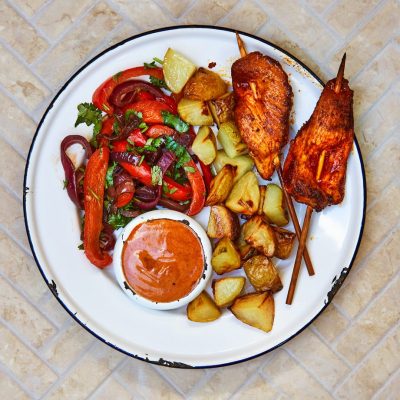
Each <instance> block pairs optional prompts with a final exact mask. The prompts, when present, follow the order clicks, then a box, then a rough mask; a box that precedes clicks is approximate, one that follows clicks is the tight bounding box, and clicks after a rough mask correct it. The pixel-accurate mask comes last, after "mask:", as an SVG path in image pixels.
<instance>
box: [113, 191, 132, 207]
mask: <svg viewBox="0 0 400 400" xmlns="http://www.w3.org/2000/svg"><path fill="white" fill-rule="evenodd" d="M133 195H134V192H126V193H121V194H120V195H119V196H118V197H117V200H116V201H115V206H116V207H117V208H121V207H124V206H126V205H127V204H128V203H129V202H130V201H131V200H132V199H133Z"/></svg>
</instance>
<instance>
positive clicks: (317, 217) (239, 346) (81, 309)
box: [24, 26, 365, 368]
mask: <svg viewBox="0 0 400 400" xmlns="http://www.w3.org/2000/svg"><path fill="white" fill-rule="evenodd" d="M241 35H242V38H243V40H244V42H245V44H246V46H247V49H248V51H249V52H250V51H255V50H258V51H260V52H262V53H264V54H267V55H269V56H271V57H273V58H275V59H277V60H279V61H280V62H281V64H282V65H283V68H284V69H285V70H286V71H287V73H288V74H289V78H290V83H291V85H292V88H293V93H294V114H293V124H292V126H291V136H292V137H293V136H294V134H295V132H297V130H298V129H299V128H300V127H301V125H302V124H303V123H304V122H305V121H306V120H307V119H308V118H309V116H310V115H311V113H312V111H313V108H314V106H315V104H316V102H317V100H318V98H319V95H320V93H321V90H322V84H321V82H320V80H319V79H318V78H317V77H316V76H315V75H314V74H313V73H312V72H311V71H310V70H308V69H307V68H306V67H305V66H304V65H303V64H301V63H300V62H299V61H298V60H296V59H295V58H293V57H292V56H291V55H290V54H288V53H287V52H285V51H283V50H281V49H279V48H277V47H275V46H274V45H272V44H271V43H268V42H266V41H263V40H261V39H259V38H256V37H254V36H251V35H247V34H245V33H242V34H241ZM168 47H172V48H174V49H175V50H178V51H179V52H181V53H182V54H184V55H185V56H186V57H188V58H189V59H191V60H192V61H193V62H194V63H195V64H196V65H198V66H204V67H207V66H208V64H209V63H210V62H215V63H216V66H215V68H214V69H213V70H214V71H216V72H218V73H220V74H222V76H223V77H224V78H226V79H229V78H230V67H231V65H232V62H233V61H234V60H236V59H237V58H238V57H239V52H238V48H237V44H236V39H235V35H234V32H233V31H230V30H228V29H221V28H213V27H199V26H184V27H175V28H167V29H161V30H157V31H153V32H149V33H145V34H142V35H138V36H135V37H133V38H131V39H128V40H126V41H124V42H122V43H120V44H118V45H116V46H113V47H111V48H110V49H108V50H106V51H104V52H103V53H101V54H100V55H99V56H97V57H95V58H94V59H92V60H91V61H90V62H89V63H87V64H86V65H85V66H84V67H82V68H81V69H80V70H79V71H78V72H77V73H76V74H75V75H74V76H73V77H72V78H71V79H69V80H68V82H67V83H66V84H65V85H64V86H63V87H62V89H61V90H60V92H59V93H58V94H57V96H56V97H55V99H54V100H53V101H52V102H51V104H50V106H49V108H48V109H47V111H46V113H45V115H44V117H43V118H42V120H41V122H40V124H39V127H38V129H37V132H36V135H35V137H34V140H33V143H32V147H31V149H30V153H29V158H28V162H27V166H26V173H25V196H24V210H25V221H26V228H27V231H28V236H29V240H30V244H31V248H32V252H33V254H34V256H35V259H36V262H37V265H38V267H39V269H40V271H41V273H42V275H43V278H44V279H45V281H46V283H47V284H48V285H49V288H50V289H51V291H52V292H53V294H54V295H55V296H56V298H57V299H58V301H59V302H60V303H61V304H62V305H63V307H64V308H65V309H66V310H67V311H68V312H69V313H70V315H71V316H72V317H73V318H75V320H76V321H78V322H79V323H80V324H81V325H82V326H83V327H85V328H86V329H87V330H88V331H90V332H91V333H92V334H93V335H95V336H96V337H97V338H99V339H100V340H102V341H103V342H105V343H107V344H109V345H110V346H112V347H114V348H115V349H117V350H120V351H122V352H124V353H126V354H128V355H130V356H133V357H136V358H139V359H143V360H146V361H149V362H153V363H157V364H161V365H167V366H173V367H181V368H191V367H213V366H221V365H227V364H230V363H236V362H240V361H244V360H247V359H249V358H252V357H255V356H257V355H260V354H263V353H265V352H268V351H270V350H272V349H274V348H275V347H277V346H279V345H281V344H282V343H284V342H285V341H287V340H289V339H290V338H292V337H293V336H295V335H296V334H297V333H299V332H300V331H301V330H303V329H304V328H305V327H306V326H308V325H309V324H310V323H311V322H312V321H313V320H314V319H315V318H316V316H318V315H319V314H320V313H321V311H322V310H323V309H324V308H325V307H326V305H327V304H328V303H329V302H330V301H331V299H332V297H333V296H334V294H335V293H336V291H337V290H338V288H339V287H340V285H341V284H342V282H343V280H344V278H345V277H346V275H347V273H348V271H349V269H350V267H351V264H352V262H353V260H354V257H355V254H356V252H357V248H358V244H359V242H360V238H361V235H362V229H363V223H364V211H365V180H364V170H363V164H362V159H361V155H360V151H359V148H358V145H357V143H355V145H354V148H353V151H352V153H351V156H350V158H349V162H348V171H347V182H346V196H345V199H344V201H343V203H342V204H341V205H339V206H334V207H329V208H327V209H326V210H324V211H323V212H321V213H314V214H313V217H312V223H311V229H310V234H309V241H308V249H309V252H310V255H311V258H312V260H313V263H314V267H315V270H316V275H315V276H313V277H309V276H308V275H307V271H306V268H305V266H304V264H303V266H302V269H301V272H300V276H299V281H298V284H297V290H296V293H295V297H294V301H293V305H292V306H287V305H286V304H285V298H286V294H287V290H288V286H289V281H290V276H291V271H292V266H293V263H294V257H295V253H296V249H294V250H293V253H292V257H291V258H290V259H289V260H286V261H280V260H277V259H275V261H276V263H277V265H278V267H279V270H280V274H281V278H282V281H283V285H284V288H283V290H281V291H280V292H279V293H277V294H276V295H275V304H276V309H275V323H274V327H273V330H272V332H270V333H264V332H262V331H260V330H257V329H255V328H252V327H250V326H248V325H245V324H243V323H241V322H240V321H239V320H237V319H236V318H235V317H234V316H233V315H232V314H231V313H230V312H229V311H228V310H224V312H223V315H222V316H221V318H220V319H218V320H217V321H215V322H212V323H203V324H201V323H194V322H191V321H189V320H188V319H187V318H186V310H185V308H183V309H182V308H181V309H177V310H172V311H157V310H150V309H147V308H143V307H141V306H139V305H137V304H136V303H134V302H132V301H131V300H130V299H129V298H128V297H127V296H126V295H125V294H124V293H123V292H122V290H121V289H120V287H119V286H118V283H117V282H116V280H115V277H114V273H113V267H112V266H110V267H108V269H106V270H100V269H97V268H96V267H94V266H92V265H91V264H90V263H89V262H88V260H87V259H86V258H85V256H84V253H83V252H82V251H81V250H79V249H78V245H79V244H80V243H81V241H80V227H79V219H78V213H77V211H76V209H75V206H74V205H73V204H72V202H71V201H70V199H69V197H68V195H67V193H66V191H65V190H63V179H64V173H63V169H62V166H61V162H60V156H59V148H60V143H61V141H62V139H63V138H64V137H65V136H66V135H69V134H72V133H81V134H85V135H86V136H87V137H89V136H90V131H91V129H90V128H88V127H86V126H85V127H83V126H82V125H81V126H79V127H78V128H74V122H75V120H76V115H77V110H76V106H77V105H78V104H79V103H82V102H84V101H88V102H90V101H91V96H92V93H93V91H94V90H95V89H96V87H97V86H98V85H99V84H100V83H102V82H103V81H104V80H105V79H106V78H108V77H109V76H111V75H114V74H115V73H117V72H118V71H120V70H123V69H126V68H130V67H133V66H138V65H142V64H143V62H149V61H151V60H152V58H153V57H155V56H156V57H159V58H163V56H164V54H165V52H166V50H167V48H168ZM273 180H274V181H276V180H277V178H276V176H274V179H273ZM296 210H297V212H298V216H299V219H300V220H301V221H302V219H303V216H304V212H305V206H303V205H299V204H297V205H296ZM196 220H197V221H198V222H199V223H200V224H201V225H202V226H203V227H206V225H207V220H208V209H204V210H203V211H202V212H201V214H200V215H198V216H197V217H196ZM288 229H291V230H293V227H292V226H291V225H289V226H288ZM237 273H239V274H241V273H242V272H237ZM208 290H209V289H208Z"/></svg>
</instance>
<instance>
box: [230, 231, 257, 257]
mask: <svg viewBox="0 0 400 400" xmlns="http://www.w3.org/2000/svg"><path fill="white" fill-rule="evenodd" d="M235 245H236V248H237V249H238V251H239V254H240V258H241V259H242V260H248V259H249V258H250V257H253V256H255V255H256V254H257V250H256V249H255V248H254V247H251V246H250V245H249V244H248V243H247V242H246V241H245V240H244V236H243V229H240V235H239V238H238V239H237V240H236V243H235Z"/></svg>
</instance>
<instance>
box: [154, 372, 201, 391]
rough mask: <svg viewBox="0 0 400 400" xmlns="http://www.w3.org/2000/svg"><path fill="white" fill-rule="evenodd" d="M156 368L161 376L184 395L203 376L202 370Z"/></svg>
mask: <svg viewBox="0 0 400 400" xmlns="http://www.w3.org/2000/svg"><path fill="white" fill-rule="evenodd" d="M156 368H157V369H161V371H162V375H164V376H167V377H168V378H169V379H170V380H171V381H172V382H173V383H174V384H175V386H177V387H178V388H179V390H180V391H181V392H182V393H184V394H185V395H187V394H188V393H189V392H190V391H191V390H192V389H193V387H194V386H195V385H196V384H198V382H200V381H201V380H202V379H204V376H205V372H204V370H202V369H178V368H163V367H156Z"/></svg>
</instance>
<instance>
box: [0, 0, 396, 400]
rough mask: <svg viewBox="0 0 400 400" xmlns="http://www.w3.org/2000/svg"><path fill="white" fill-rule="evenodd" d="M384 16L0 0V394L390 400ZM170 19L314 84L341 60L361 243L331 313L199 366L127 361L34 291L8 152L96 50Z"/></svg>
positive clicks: (392, 113) (390, 34)
mask: <svg viewBox="0 0 400 400" xmlns="http://www.w3.org/2000/svg"><path fill="white" fill-rule="evenodd" d="M72 3H74V4H73V6H71V4H72ZM399 21H400V3H399V1H398V0H381V1H378V0H358V1H345V0H298V1H292V0H280V1H274V0H182V1H175V0H140V1H130V0H81V1H79V2H68V1H62V0H3V1H0V104H1V105H2V109H3V112H2V113H1V115H0V160H1V161H0V204H1V207H0V282H1V288H0V303H1V304H0V306H1V307H0V310H1V311H0V347H1V348H0V393H1V395H0V397H1V398H5V399H7V400H8V399H17V400H19V399H21V400H24V399H28V398H29V399H41V398H44V399H57V400H59V399H64V398H65V399H68V400H70V399H89V400H99V399H100V400H102V399H107V400H108V399H113V398H115V399H121V400H124V399H138V400H144V399H153V398H155V399H173V400H175V399H209V398H215V399H218V400H220V399H231V398H232V399H234V400H238V399H243V398H244V399H247V398H248V399H263V400H264V399H266V400H267V399H305V398H306V399H308V398H312V399H335V400H337V399H346V400H347V399H349V400H350V399H351V400H354V399H357V400H359V399H361V400H363V399H366V400H367V399H368V400H369V399H372V400H397V399H398V397H399V396H398V393H399V391H400V387H399V385H400V372H399V367H400V362H399V360H400V353H399V343H400V338H399V325H398V322H399V314H398V304H399V303H400V299H399V292H400V291H399V287H398V285H399V283H398V282H399V267H400V253H399V239H400V238H399V232H400V230H399V220H400V211H399V210H400V208H399V207H398V204H400V187H399V184H400V180H399V178H398V176H397V174H396V173H397V171H398V170H399V167H400V160H399V130H400V118H399V108H400V103H399V101H400V100H399V99H400V93H399V89H400V80H399V71H400V61H399V60H400V50H399V49H400V25H399ZM177 24H210V25H222V26H229V27H232V28H235V29H239V30H244V31H248V32H249V33H253V34H256V35H259V36H261V37H262V38H264V39H266V40H269V41H271V42H272V43H275V44H277V45H278V46H280V47H282V48H283V49H285V50H287V51H289V52H291V53H292V54H293V55H295V56H296V57H297V58H299V59H300V60H301V61H303V62H304V63H305V64H306V65H308V66H309V67H310V68H311V69H312V70H313V71H315V72H316V73H317V74H318V75H319V76H320V77H321V79H323V80H324V81H326V80H327V79H329V78H331V76H332V75H333V74H334V73H335V72H336V69H337V66H338V64H339V62H340V58H341V56H342V54H343V53H344V52H345V51H346V52H347V56H348V58H347V60H348V62H347V65H346V77H348V78H349V79H350V81H351V86H352V88H353V89H354V90H355V127H356V134H357V137H358V140H359V143H360V146H361V150H362V153H363V156H364V160H365V167H366V174H367V176H366V178H367V187H368V209H367V219H366V224H365V235H364V238H363V241H362V243H361V247H360V250H359V255H358V256H357V258H356V262H355V264H354V267H353V269H352V271H351V273H350V275H349V277H348V278H347V279H346V282H345V284H344V285H343V287H342V288H341V290H339V292H338V294H337V295H336V297H335V299H334V302H333V304H331V305H330V306H329V307H328V308H327V309H326V310H325V311H324V312H323V314H322V315H321V316H320V317H319V318H318V319H317V320H316V321H315V322H314V323H313V324H312V325H311V326H310V327H309V328H308V329H306V330H305V331H304V332H303V333H302V334H301V335H300V336H298V337H297V338H296V339H294V340H293V341H291V342H289V343H287V344H286V345H285V346H283V347H282V348H280V349H277V350H275V351H273V352H272V353H270V354H267V355H264V356H262V357H260V358H257V359H255V360H253V361H248V362H245V363H242V364H239V365H234V366H228V367H224V368H218V369H210V370H180V369H166V368H164V367H158V366H154V365H149V364H146V363H143V362H141V361H137V360H134V359H130V358H127V357H126V356H124V355H122V354H120V353H118V352H116V351H114V350H112V349H111V348H109V347H107V346H105V345H103V344H102V343H100V342H98V341H97V340H96V339H95V338H94V337H93V336H91V335H90V334H89V333H87V332H86V331H85V330H84V329H83V328H81V327H80V326H79V325H78V324H77V323H76V322H74V321H73V320H72V319H71V317H70V316H69V315H68V314H67V312H66V311H65V310H64V309H63V308H62V307H61V305H60V304H59V303H58V302H57V300H56V299H55V298H54V297H53V295H52V294H51V293H50V291H49V290H48V288H47V286H46V285H45V283H44V281H43V279H42V277H41V275H40V273H39V271H38V269H37V267H36V265H35V263H34V260H33V258H32V257H31V255H30V250H29V244H28V241H27V238H26V233H25V227H24V219H23V212H22V201H21V200H22V198H21V196H22V179H23V172H24V163H25V161H24V159H26V157H27V154H28V150H29V146H30V143H31V140H32V137H33V135H34V132H35V129H36V126H35V124H36V123H37V122H38V121H39V120H40V118H41V114H42V112H44V110H45V109H46V108H47V106H48V103H49V102H50V99H51V96H52V95H54V94H55V91H56V90H57V88H58V87H60V85H61V84H62V83H63V82H64V81H65V80H66V79H67V78H68V77H69V76H70V74H72V73H73V72H74V71H75V70H76V69H77V68H79V66H81V65H82V63H84V62H85V61H86V60H88V59H89V58H90V57H92V56H93V55H95V54H97V53H99V52H100V51H102V50H104V49H105V48H107V47H108V46H110V45H112V44H115V43H117V42H119V41H121V40H124V39H126V38H127V37H129V36H132V35H135V34H138V33H141V32H143V31H145V30H150V29H155V28H160V27H164V26H169V25H177ZM150 56H152V55H150Z"/></svg>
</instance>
